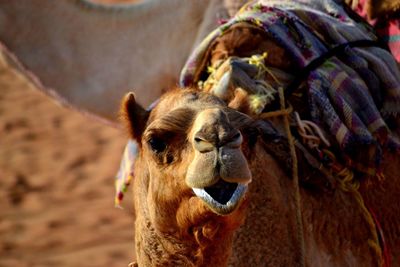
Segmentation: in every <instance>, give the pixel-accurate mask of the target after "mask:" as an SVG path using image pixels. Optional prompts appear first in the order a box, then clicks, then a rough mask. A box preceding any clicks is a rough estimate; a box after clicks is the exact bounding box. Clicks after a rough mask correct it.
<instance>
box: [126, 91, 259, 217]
mask: <svg viewBox="0 0 400 267" xmlns="http://www.w3.org/2000/svg"><path fill="white" fill-rule="evenodd" d="M128 102H129V101H128ZM134 106H135V107H134ZM125 107H126V113H127V114H128V118H129V120H130V122H129V124H130V125H131V129H130V130H131V132H132V133H133V137H134V138H135V139H136V140H137V141H138V142H140V143H141V148H142V151H141V153H140V157H142V158H141V159H138V160H139V161H140V160H143V161H142V163H143V162H146V163H147V164H146V165H147V166H148V168H149V169H148V173H149V177H150V178H149V184H150V188H151V189H150V192H152V194H153V196H152V198H153V199H154V200H156V201H154V203H164V204H165V203H170V205H172V204H171V203H177V202H179V201H181V202H182V200H185V199H192V200H190V201H192V202H193V201H194V199H197V200H196V203H201V205H203V206H204V207H205V210H208V212H209V211H212V213H214V214H215V213H216V214H219V215H227V214H230V213H232V212H234V211H235V210H236V209H237V208H238V207H239V206H240V203H241V202H242V200H243V199H244V197H245V195H246V191H247V187H248V183H249V182H251V172H250V170H249V167H248V163H247V158H246V156H245V155H247V154H249V153H246V151H249V149H250V148H249V146H250V145H249V141H248V140H249V134H247V131H246V129H247V128H250V126H251V124H252V122H253V120H252V119H251V118H249V117H248V116H246V115H245V114H242V113H240V112H237V111H235V110H232V109H229V108H227V107H226V105H225V104H224V103H223V102H221V101H220V100H219V99H218V98H216V97H214V96H212V95H209V94H206V93H201V92H198V91H194V90H189V89H185V90H182V89H180V90H177V91H174V92H171V93H168V94H166V95H165V96H163V97H162V98H161V100H160V102H159V103H158V105H157V106H156V107H155V108H154V110H153V111H152V112H151V113H150V114H149V116H148V120H147V121H146V125H145V126H143V125H144V124H143V123H144V122H143V119H144V118H146V116H143V115H141V114H142V113H143V110H140V109H138V108H137V104H136V103H135V104H133V103H131V104H129V103H125ZM130 110H131V111H132V113H134V114H130V113H129V112H130ZM135 127H139V128H142V129H139V130H137V129H135ZM141 165H143V164H141ZM160 195H162V196H160ZM155 205H157V204H155ZM177 206H179V204H178V205H177ZM159 209H161V207H160V208H155V210H159ZM177 209H178V208H177Z"/></svg>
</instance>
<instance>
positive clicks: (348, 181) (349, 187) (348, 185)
mask: <svg viewBox="0 0 400 267" xmlns="http://www.w3.org/2000/svg"><path fill="white" fill-rule="evenodd" d="M336 177H337V181H338V185H339V188H340V189H341V190H343V191H344V192H348V193H350V194H352V195H353V197H354V198H355V200H356V202H357V203H358V205H359V207H360V208H361V212H362V215H363V217H364V219H365V221H366V223H367V225H368V228H369V230H370V232H371V235H372V238H370V239H368V245H369V246H370V247H371V249H372V251H373V252H374V253H375V254H376V257H377V261H378V266H383V262H384V261H383V255H382V248H381V246H380V242H379V237H378V232H377V229H376V225H375V221H374V218H373V217H372V215H371V213H370V212H369V210H368V208H367V207H366V206H365V202H364V199H363V197H362V195H361V194H360V192H359V191H358V188H359V187H360V183H359V182H358V181H356V180H354V173H353V172H352V171H351V170H349V169H348V168H346V167H344V168H342V169H341V170H340V171H339V172H338V173H337V175H336Z"/></svg>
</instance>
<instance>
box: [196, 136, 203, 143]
mask: <svg viewBox="0 0 400 267" xmlns="http://www.w3.org/2000/svg"><path fill="white" fill-rule="evenodd" d="M194 141H195V142H196V143H200V142H202V141H204V140H203V139H201V138H200V137H195V138H194Z"/></svg>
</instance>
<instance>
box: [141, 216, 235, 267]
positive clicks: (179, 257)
mask: <svg viewBox="0 0 400 267" xmlns="http://www.w3.org/2000/svg"><path fill="white" fill-rule="evenodd" d="M136 227H137V228H138V229H136V236H135V239H136V254H137V260H138V266H140V267H142V266H144V267H147V266H171V267H172V266H199V267H201V266H207V267H214V266H215V267H216V266H218V267H221V266H226V265H227V262H228V259H229V256H230V254H231V248H232V240H233V231H229V232H228V231H226V230H224V229H223V226H222V225H221V228H222V229H221V230H220V231H217V232H216V234H215V235H214V236H213V238H212V240H210V239H207V238H206V237H204V235H205V234H206V231H207V230H208V227H195V228H193V229H190V233H186V234H182V233H180V232H178V231H176V232H174V231H171V232H169V233H163V232H160V231H158V230H157V229H156V228H155V227H154V226H153V225H152V224H151V222H150V221H149V220H138V221H137V222H136Z"/></svg>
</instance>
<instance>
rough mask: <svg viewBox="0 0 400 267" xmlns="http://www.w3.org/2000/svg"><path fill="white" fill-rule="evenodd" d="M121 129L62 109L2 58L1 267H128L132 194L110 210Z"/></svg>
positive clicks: (120, 150)
mask: <svg viewBox="0 0 400 267" xmlns="http://www.w3.org/2000/svg"><path fill="white" fill-rule="evenodd" d="M125 141H126V136H125V134H124V133H122V131H120V130H117V129H113V128H111V127H109V126H105V125H103V124H101V123H99V122H97V121H94V120H93V119H89V118H87V117H84V116H83V115H81V114H79V113H77V112H76V111H73V110H69V109H66V108H63V107H61V106H59V105H57V104H56V103H54V102H53V101H52V100H51V99H49V98H48V97H47V96H45V95H44V94H43V93H42V92H40V91H38V90H36V89H35V88H34V87H33V86H32V85H31V84H30V83H29V82H27V80H25V79H24V77H22V76H21V75H19V74H17V73H16V72H15V71H13V70H12V69H11V68H9V67H7V66H6V64H5V62H4V60H3V59H2V58H1V59H0V266H1V267H11V266H30V267H33V266H40V267H42V266H74V267H81V266H83V267H84V266H127V265H128V263H129V262H130V261H131V260H132V259H133V253H134V252H133V215H132V204H131V203H132V201H131V199H132V196H131V194H129V195H128V196H127V199H126V200H125V201H124V205H125V209H124V210H120V209H116V208H114V203H113V199H114V175H115V173H116V171H117V170H118V165H119V160H120V157H121V153H122V150H123V147H124V143H125Z"/></svg>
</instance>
